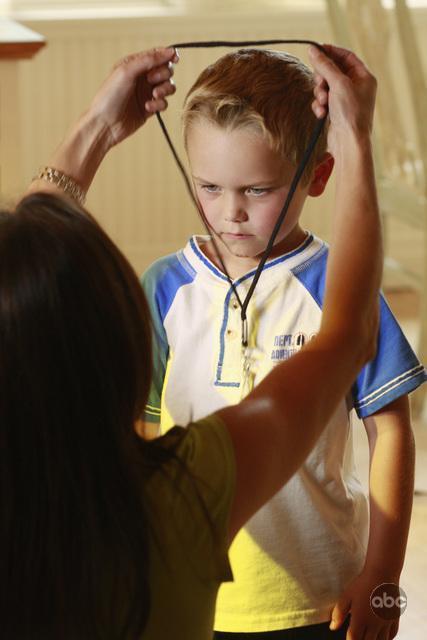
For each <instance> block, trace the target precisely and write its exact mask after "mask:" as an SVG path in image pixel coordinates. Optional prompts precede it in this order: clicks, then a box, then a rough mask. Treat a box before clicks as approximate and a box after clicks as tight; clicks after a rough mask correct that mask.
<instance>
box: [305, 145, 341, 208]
mask: <svg viewBox="0 0 427 640" xmlns="http://www.w3.org/2000/svg"><path fill="white" fill-rule="evenodd" d="M334 162H335V161H334V159H333V157H332V156H331V154H330V153H325V155H324V156H323V157H322V159H321V160H320V162H319V163H318V165H317V166H316V168H315V170H314V175H313V177H312V179H311V182H310V186H309V189H308V195H309V196H312V197H313V198H315V197H316V196H320V195H322V193H323V192H324V190H325V187H326V185H327V184H328V180H329V177H330V175H331V173H332V169H333V168H334Z"/></svg>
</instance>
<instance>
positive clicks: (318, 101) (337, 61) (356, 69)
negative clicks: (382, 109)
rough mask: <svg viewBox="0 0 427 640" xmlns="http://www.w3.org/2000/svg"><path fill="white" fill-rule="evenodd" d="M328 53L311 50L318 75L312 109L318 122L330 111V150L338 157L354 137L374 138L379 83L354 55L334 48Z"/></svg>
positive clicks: (329, 49)
mask: <svg viewBox="0 0 427 640" xmlns="http://www.w3.org/2000/svg"><path fill="white" fill-rule="evenodd" d="M324 49H325V50H326V52H327V55H325V53H323V52H322V51H321V50H320V49H318V48H317V47H315V46H311V47H310V48H309V56H310V59H311V63H312V65H313V67H314V70H315V72H316V74H315V88H314V96H315V99H314V101H313V103H312V108H313V111H314V113H315V114H316V116H317V117H318V118H322V117H324V116H325V115H326V114H327V112H328V109H329V117H330V121H331V125H330V128H329V133H328V146H329V149H330V151H331V153H332V154H333V155H334V151H336V149H337V145H338V143H339V141H340V140H345V139H346V137H348V135H349V134H350V133H353V134H354V135H355V136H356V138H358V139H359V138H365V137H366V136H368V137H369V136H370V134H371V130H372V121H373V114H374V107H375V94H376V86H377V83H376V80H375V78H374V76H373V75H372V74H371V73H370V71H369V70H368V69H367V67H366V66H365V65H364V63H363V62H362V61H361V60H359V58H358V57H357V56H356V55H355V54H354V53H352V52H351V51H348V50H347V49H342V48H341V47H335V46H333V45H324Z"/></svg>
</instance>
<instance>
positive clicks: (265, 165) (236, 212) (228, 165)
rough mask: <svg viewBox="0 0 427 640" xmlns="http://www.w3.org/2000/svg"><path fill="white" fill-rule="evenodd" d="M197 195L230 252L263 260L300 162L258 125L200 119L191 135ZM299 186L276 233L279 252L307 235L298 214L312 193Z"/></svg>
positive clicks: (276, 252)
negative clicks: (220, 123) (264, 134)
mask: <svg viewBox="0 0 427 640" xmlns="http://www.w3.org/2000/svg"><path fill="white" fill-rule="evenodd" d="M187 152H188V157H189V162H190V166H191V171H192V175H193V180H194V184H195V189H196V193H197V197H198V198H199V201H200V203H201V205H202V208H203V211H204V213H205V216H206V219H207V221H208V223H209V225H210V227H211V228H212V229H213V231H214V232H215V234H216V235H217V236H218V238H219V239H220V240H221V241H222V243H223V245H225V248H226V249H225V256H224V257H225V258H226V259H227V257H229V258H231V257H233V258H246V259H249V260H251V259H253V260H254V261H255V262H257V261H258V260H259V258H260V255H261V254H262V253H263V251H264V250H265V248H266V246H267V243H268V240H269V238H270V235H271V232H272V230H273V227H274V225H275V223H276V220H277V217H278V215H279V213H280V211H281V209H282V207H283V204H284V202H285V199H286V196H287V194H288V191H289V187H290V183H291V180H292V178H293V175H294V173H295V167H294V166H293V165H292V164H291V163H290V162H289V161H287V160H283V158H281V157H280V156H279V154H278V153H277V152H275V151H273V150H272V149H271V148H270V147H269V145H268V143H267V141H266V140H265V139H264V138H263V137H262V136H261V135H260V134H259V133H257V132H255V131H254V130H253V129H249V128H246V129H235V130H229V129H222V128H221V127H219V126H217V125H215V124H212V123H210V122H208V121H207V120H199V121H197V122H195V123H193V124H192V125H191V126H190V128H189V131H188V135H187ZM307 192H308V186H307V187H298V189H297V191H296V192H295V195H294V197H293V199H292V203H291V206H290V207H289V210H288V213H287V215H286V218H285V222H284V224H283V225H282V228H281V230H280V231H279V234H278V236H277V238H276V242H275V249H274V253H272V256H274V255H280V254H282V253H286V252H287V251H291V250H292V249H294V248H295V247H297V246H298V245H299V244H300V243H301V242H302V241H303V239H304V236H305V234H304V232H303V231H302V229H301V228H300V226H299V225H298V219H299V216H300V213H301V210H302V207H303V204H304V201H305V198H306V196H307Z"/></svg>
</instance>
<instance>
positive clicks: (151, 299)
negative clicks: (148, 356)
mask: <svg viewBox="0 0 427 640" xmlns="http://www.w3.org/2000/svg"><path fill="white" fill-rule="evenodd" d="M195 275H196V274H195V271H194V269H193V268H192V267H191V265H189V264H188V262H187V261H186V259H185V258H184V256H183V252H182V251H179V252H178V253H174V254H171V255H169V256H165V257H164V258H160V259H159V260H157V261H156V262H154V263H153V264H152V265H151V266H150V267H149V268H148V269H147V271H146V272H145V273H144V274H143V276H142V278H141V284H142V287H143V289H144V293H145V296H146V298H147V302H148V306H149V309H150V313H151V325H152V343H153V345H152V350H153V373H152V381H151V388H150V392H149V395H148V401H147V404H146V406H145V411H144V415H143V419H144V420H145V421H146V422H160V418H161V400H162V391H163V385H164V381H165V375H166V366H167V363H168V358H169V341H168V335H167V331H166V328H165V320H166V317H167V315H168V313H169V312H170V311H171V307H172V304H173V302H174V300H175V297H176V294H177V292H178V291H179V289H180V288H181V287H182V286H185V285H187V284H191V283H192V282H193V280H194V278H195Z"/></svg>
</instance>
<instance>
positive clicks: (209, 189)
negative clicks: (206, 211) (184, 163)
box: [200, 184, 220, 193]
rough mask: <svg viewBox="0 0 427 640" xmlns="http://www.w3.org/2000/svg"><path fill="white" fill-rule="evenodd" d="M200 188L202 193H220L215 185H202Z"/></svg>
mask: <svg viewBox="0 0 427 640" xmlns="http://www.w3.org/2000/svg"><path fill="white" fill-rule="evenodd" d="M200 187H201V189H202V190H203V191H207V193H217V192H218V191H220V188H219V187H217V185H216V184H202V185H200Z"/></svg>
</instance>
